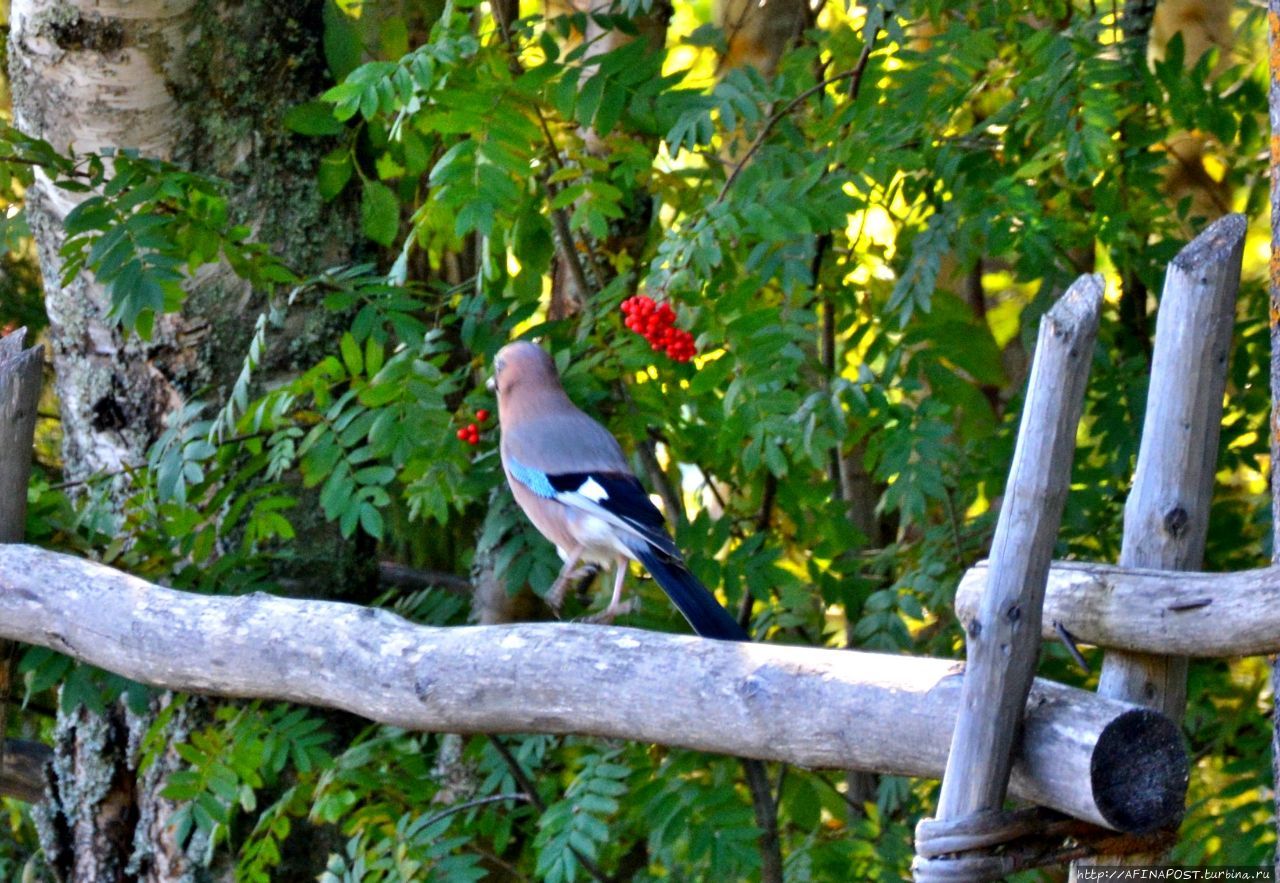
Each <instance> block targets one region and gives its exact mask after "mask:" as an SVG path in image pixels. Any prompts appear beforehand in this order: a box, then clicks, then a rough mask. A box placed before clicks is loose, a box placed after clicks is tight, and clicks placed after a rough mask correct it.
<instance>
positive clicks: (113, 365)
mask: <svg viewBox="0 0 1280 883" xmlns="http://www.w3.org/2000/svg"><path fill="white" fill-rule="evenodd" d="M321 14H322V3H321V2H318V0H285V2H282V3H265V2H248V3H243V4H230V5H227V4H218V3H214V2H209V0H128V2H126V0H101V2H88V0H69V2H66V0H14V2H13V5H12V14H11V16H12V18H11V20H12V27H11V31H10V37H9V59H10V61H9V65H10V69H9V74H10V79H11V82H12V89H13V104H14V118H15V122H16V124H17V126H18V127H19V128H20V129H21V130H22V131H24V132H26V133H28V134H30V135H34V136H37V137H40V138H43V139H45V140H47V141H49V142H50V143H51V144H52V145H53V146H54V147H55V148H57V149H59V150H61V151H68V150H72V149H74V150H75V151H76V152H88V151H97V150H100V149H102V148H106V147H117V148H134V149H136V150H138V151H139V152H140V153H142V154H144V155H147V156H152V157H159V158H163V159H169V160H174V161H177V162H180V163H183V164H185V165H187V166H189V167H190V168H192V169H194V170H197V171H202V172H207V173H212V174H216V175H220V176H222V177H224V178H227V179H229V180H230V181H231V182H232V185H233V186H232V193H233V194H234V195H233V197H232V200H233V203H234V208H233V211H234V212H236V213H237V214H238V215H239V216H240V218H241V219H243V220H244V221H245V222H246V223H249V224H250V225H251V226H252V227H253V228H254V230H255V233H256V235H257V237H258V238H259V239H260V240H261V241H266V242H271V243H275V245H276V247H277V248H278V250H279V251H280V252H281V253H282V254H283V255H284V256H285V258H286V261H287V262H288V263H289V264H290V265H291V266H293V267H294V268H295V269H296V270H299V271H303V272H305V271H308V270H311V269H315V268H318V267H320V266H325V265H329V264H333V263H337V262H341V261H343V260H346V259H349V256H350V254H351V252H352V249H353V244H354V242H355V237H354V233H353V232H352V230H353V225H352V224H351V223H350V212H349V210H346V209H343V208H341V207H339V208H338V209H337V211H336V213H335V210H334V208H333V207H330V206H326V205H325V204H324V203H323V202H322V200H321V199H320V197H319V195H318V194H317V193H316V191H315V187H314V184H313V178H314V176H313V169H314V166H315V161H316V159H317V157H318V155H319V153H320V152H321V148H322V147H326V145H323V144H322V143H317V142H315V141H311V142H306V143H304V142H303V141H302V139H299V138H297V137H296V136H292V135H290V134H289V133H288V132H287V131H286V129H285V127H284V126H283V125H282V124H281V119H282V116H283V114H284V112H285V111H286V110H287V109H288V108H289V107H290V106H292V105H294V104H297V103H299V102H301V101H304V100H307V99H309V98H312V97H314V96H315V95H316V94H317V93H318V92H319V91H320V90H321V89H322V88H323V87H324V85H325V84H326V70H325V65H324V59H323V57H322V55H321V52H320V47H321V45H322V42H321V37H322V19H321ZM78 198H83V197H77V196H76V195H73V194H69V193H67V192H65V191H61V190H59V189H57V188H56V187H54V186H52V184H51V183H50V182H49V181H48V180H47V179H46V178H44V177H42V176H40V175H37V179H36V182H35V184H34V186H32V187H31V189H30V190H29V191H28V193H27V212H28V218H29V222H30V226H31V230H32V234H33V236H34V239H35V243H36V248H37V252H38V255H39V261H40V267H41V271H42V273H43V276H44V284H45V299H46V306H47V310H48V314H49V320H50V324H49V342H50V344H51V349H52V359H53V363H54V368H55V374H56V378H57V379H56V390H57V393H58V397H59V400H60V407H61V416H62V427H63V432H64V442H63V454H64V459H65V464H66V477H67V478H68V479H70V480H73V481H77V480H78V481H85V480H93V481H94V482H95V484H97V485H98V486H99V487H107V488H109V492H108V494H107V495H106V498H107V501H108V508H112V507H115V508H116V509H117V510H118V507H119V505H120V502H121V501H122V500H123V499H124V497H125V495H126V493H127V491H128V482H129V479H128V468H129V467H131V466H132V465H134V464H138V463H140V462H143V460H144V458H145V454H146V451H147V448H148V447H149V445H150V444H151V443H152V442H153V441H154V440H155V439H156V438H157V436H158V435H159V434H160V432H162V431H163V428H164V422H165V418H166V417H167V416H168V415H169V414H170V413H172V412H173V411H174V410H175V409H177V408H178V407H180V406H181V405H183V404H184V403H185V402H187V401H188V400H189V399H190V398H192V397H194V395H195V394H196V393H197V391H198V392H199V394H200V397H201V398H202V399H204V400H206V401H211V402H214V403H216V402H217V400H218V398H219V397H220V394H221V391H222V390H224V389H225V388H227V386H228V385H229V383H230V381H231V380H233V379H234V377H235V375H236V373H237V372H238V370H239V366H240V363H241V361H242V359H243V357H244V352H245V348H246V346H247V342H248V339H249V335H250V334H251V332H252V329H253V323H254V319H255V318H256V315H257V314H258V313H259V312H260V310H261V308H262V306H263V304H262V303H261V299H260V298H258V297H256V296H255V293H254V292H253V291H252V290H250V289H249V288H248V287H247V286H245V285H244V284H243V283H241V282H240V281H239V280H237V279H236V278H235V277H234V276H233V275H232V274H230V272H220V271H216V270H215V271H213V272H210V273H206V274H202V276H201V278H200V279H199V280H198V281H197V282H196V283H195V284H193V285H192V286H191V289H190V293H189V297H188V300H187V304H186V307H185V308H184V310H183V312H182V313H181V314H170V315H167V316H164V317H161V318H160V319H159V320H158V321H157V322H156V326H155V331H154V334H153V337H152V339H151V340H150V341H142V340H140V339H138V338H137V337H136V336H133V335H129V334H125V333H123V332H122V331H121V330H120V329H119V328H118V327H116V326H115V325H114V323H112V322H110V321H108V320H107V318H106V316H107V312H108V310H109V307H110V300H109V297H108V296H107V293H106V292H105V291H104V289H103V286H101V285H99V284H98V283H97V282H96V281H95V280H94V279H93V278H92V277H91V276H90V275H88V274H84V275H81V276H79V277H77V278H76V279H74V280H72V281H71V282H69V283H68V284H67V285H66V286H63V285H61V284H60V282H59V280H60V277H61V271H62V267H63V264H62V260H61V258H60V256H59V254H58V249H59V247H60V246H61V245H62V243H63V240H64V235H63V221H64V219H65V217H66V215H67V213H68V212H69V211H70V210H71V209H72V208H74V206H75V204H76V202H77V199H78ZM334 231H338V232H337V233H335V232H334ZM291 321H295V322H296V327H293V328H290V329H289V332H290V337H291V346H290V355H289V357H288V358H287V359H284V358H282V359H277V360H276V362H275V363H274V364H270V365H269V369H268V370H269V371H271V372H280V373H287V372H288V371H290V370H291V368H292V367H293V364H301V363H303V362H305V361H307V360H309V357H310V356H311V354H312V353H313V352H314V351H315V349H316V347H317V345H318V344H320V343H321V342H322V341H323V340H324V339H325V337H326V336H327V331H326V329H325V328H324V326H323V323H317V322H315V321H314V317H313V316H305V315H298V316H296V317H293V319H292V320H291ZM307 329H314V330H310V331H308V330H307ZM211 390H212V392H211ZM308 527H309V526H307V525H299V528H300V530H299V536H300V537H304V536H306V535H307V534H308V533H311V534H313V535H314V540H313V546H312V548H324V549H327V550H329V551H328V552H327V553H326V554H328V555H334V554H342V552H341V551H339V552H337V553H335V552H334V551H333V550H335V549H338V550H341V546H340V544H338V543H336V542H335V541H334V538H333V537H332V536H331V535H330V534H328V532H327V531H323V530H321V531H316V530H314V529H312V530H310V531H309V530H308ZM305 556H306V553H305V552H304V554H303V558H304V560H305ZM312 563H313V564H314V563H315V562H312ZM304 566H305V565H304ZM332 567H333V562H332V561H327V562H324V565H323V566H319V567H312V568H311V569H312V571H313V572H319V571H321V570H327V569H331V568H332ZM164 701H165V700H164V699H161V700H159V702H160V703H161V704H163V702H164ZM178 718H179V719H178V720H177V721H175V723H174V724H173V725H172V726H173V727H174V728H175V729H174V731H173V732H170V733H169V734H167V735H168V737H169V738H168V739H167V741H169V742H172V741H174V740H175V739H176V738H180V737H181V736H182V735H183V732H182V731H183V730H184V729H185V728H187V727H189V726H190V725H191V723H190V720H189V719H188V717H187V712H185V711H184V713H183V714H181V715H178ZM152 720H153V718H152V716H151V715H150V714H147V715H142V716H137V715H134V714H132V713H130V712H129V711H128V710H127V709H126V708H124V707H123V706H122V705H117V706H114V707H111V708H109V709H108V710H107V713H106V714H105V715H103V716H101V717H99V716H96V715H93V714H91V713H89V712H87V711H85V710H83V709H81V710H79V711H75V712H72V713H69V714H61V715H60V717H59V721H58V725H57V736H56V742H57V744H56V745H55V750H56V759H55V763H54V775H53V781H52V783H51V788H50V792H49V794H48V797H47V800H46V801H45V803H44V804H43V805H42V806H41V807H40V809H39V811H38V812H37V817H38V822H37V824H38V827H39V829H40V835H41V842H42V846H43V847H44V850H45V853H46V857H47V858H48V860H49V862H50V865H51V868H52V870H53V872H54V874H55V876H56V877H57V878H58V879H60V880H77V881H86V883H88V881H94V883H103V881H114V880H124V879H129V880H139V881H162V880H178V879H182V880H213V879H230V878H231V877H230V870H229V869H222V870H220V869H217V868H203V867H201V866H200V862H199V861H198V860H196V859H193V858H192V856H193V855H198V854H199V853H200V851H201V850H202V848H203V844H201V843H198V842H191V843H185V844H180V843H177V842H175V839H174V837H173V831H172V829H171V828H170V826H169V825H168V821H167V820H168V818H169V816H170V814H171V813H172V810H173V806H172V805H171V804H170V803H168V802H167V801H166V800H164V799H163V798H162V797H160V795H159V789H160V786H161V785H162V783H163V780H164V778H165V776H166V775H167V773H168V772H169V770H170V769H172V767H173V765H174V764H175V763H176V756H174V755H172V754H170V756H168V757H167V758H161V759H160V761H159V762H157V763H155V764H153V765H152V766H151V767H150V768H149V769H148V770H147V772H146V773H145V775H144V774H141V773H140V772H139V770H138V748H137V746H138V744H139V739H140V737H141V735H142V734H143V733H145V732H146V731H147V729H148V728H149V727H150V725H151V722H152Z"/></svg>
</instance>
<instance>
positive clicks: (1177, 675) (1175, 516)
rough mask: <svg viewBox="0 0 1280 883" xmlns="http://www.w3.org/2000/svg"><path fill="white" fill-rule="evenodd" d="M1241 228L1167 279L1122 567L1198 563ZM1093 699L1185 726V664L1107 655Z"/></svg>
mask: <svg viewBox="0 0 1280 883" xmlns="http://www.w3.org/2000/svg"><path fill="white" fill-rule="evenodd" d="M1246 227H1247V222H1246V221H1245V217H1244V215H1227V216H1226V217H1224V218H1220V219H1218V220H1217V221H1214V222H1213V223H1212V224H1210V225H1209V227H1208V228H1207V229H1206V230H1205V231H1204V232H1203V233H1201V234H1200V235H1199V236H1197V237H1196V238H1195V239H1194V240H1192V242H1191V243H1190V244H1189V245H1187V247H1186V248H1184V249H1182V251H1180V252H1178V255H1177V257H1175V258H1174V259H1173V261H1172V262H1171V263H1170V264H1169V270H1168V272H1167V273H1166V275H1165V280H1164V293H1163V295H1161V298H1160V312H1159V314H1158V316H1157V317H1156V340H1155V352H1154V353H1153V355H1152V358H1151V383H1150V386H1149V387H1148V389H1147V414H1146V417H1145V419H1144V420H1143V423H1142V443H1141V446H1140V447H1139V448H1138V463H1137V466H1136V467H1135V469H1134V476H1133V489H1132V490H1131V491H1130V492H1129V499H1128V500H1127V501H1126V502H1125V506H1124V539H1123V541H1122V543H1121V546H1120V564H1121V565H1123V566H1125V567H1152V568H1158V569H1160V570H1196V569H1198V568H1199V567H1200V566H1201V563H1202V561H1203V560H1204V542H1205V535H1206V534H1207V533H1208V530H1209V504H1210V502H1211V500H1212V498H1213V477H1214V472H1215V471H1216V464H1217V461H1218V435H1219V428H1220V426H1221V424H1222V393H1223V390H1224V389H1225V388H1226V383H1227V359H1228V356H1229V355H1230V352H1231V332H1232V328H1233V327H1234V325H1235V304H1236V290H1237V289H1238V288H1239V287H1240V258H1241V256H1242V255H1243V253H1244V237H1245V231H1246ZM1098 693H1099V694H1101V695H1103V696H1108V697H1110V698H1113V699H1121V700H1124V701H1126V702H1138V703H1141V704H1142V705H1148V706H1150V707H1152V708H1156V709H1159V710H1161V711H1163V712H1164V713H1165V714H1167V715H1168V716H1169V717H1170V718H1171V719H1173V720H1181V719H1182V715H1183V712H1184V710H1185V707H1186V704H1187V659H1186V657H1185V656H1153V655H1150V654H1146V653H1125V652H1121V651H1112V652H1110V653H1108V654H1107V656H1106V657H1105V658H1104V660H1103V663H1102V674H1101V676H1100V677H1099V679H1098ZM1132 861H1133V862H1135V863H1143V862H1146V863H1150V861H1151V857H1150V856H1147V857H1134V858H1133V859H1132ZM1080 864H1088V863H1086V862H1081V863H1080ZM1071 876H1072V878H1073V879H1074V878H1075V877H1076V874H1075V872H1074V867H1073V873H1072V875H1071Z"/></svg>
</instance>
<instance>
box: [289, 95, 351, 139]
mask: <svg viewBox="0 0 1280 883" xmlns="http://www.w3.org/2000/svg"><path fill="white" fill-rule="evenodd" d="M284 126H285V128H286V129H288V130H289V131H291V132H297V133H298V134H299V135H337V134H339V133H341V132H342V131H343V130H344V129H345V128H346V126H345V125H343V124H342V123H341V122H340V121H339V120H337V119H336V118H335V117H334V115H333V107H332V105H329V104H326V103H325V102H323V101H307V102H304V103H303V104H298V105H295V106H293V107H291V108H289V110H288V111H287V112H286V113H285V115H284Z"/></svg>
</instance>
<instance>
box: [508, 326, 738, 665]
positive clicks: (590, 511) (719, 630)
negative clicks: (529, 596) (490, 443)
mask: <svg viewBox="0 0 1280 883" xmlns="http://www.w3.org/2000/svg"><path fill="white" fill-rule="evenodd" d="M489 387H490V388H491V389H492V390H493V391H495V392H496V393H497V398H498V428H499V432H500V442H499V452H500V454H501V457H502V468H503V471H504V472H505V473H506V477H507V483H508V484H509V485H510V486H511V493H512V495H513V496H514V497H515V500H516V503H518V504H519V506H520V508H521V509H522V510H524V513H525V515H526V516H527V517H528V519H529V520H530V521H531V522H533V526H534V527H536V528H537V529H538V531H539V532H540V533H541V534H542V535H543V536H544V537H546V538H547V539H548V540H550V541H551V542H552V543H554V544H555V546H556V549H557V551H558V552H559V554H560V557H561V558H562V559H563V560H564V566H563V567H562V568H561V569H560V574H559V575H558V576H557V577H556V580H555V582H554V583H552V586H551V589H550V590H549V591H548V593H547V596H546V597H547V601H548V603H550V604H551V605H552V607H553V608H558V607H559V605H560V602H561V601H562V600H563V598H564V592H565V589H566V587H567V586H568V584H569V582H570V580H572V579H573V578H574V577H575V576H576V575H577V574H578V573H579V570H578V567H579V565H580V564H594V565H600V566H603V567H607V566H609V565H613V566H614V568H615V575H614V583H613V595H612V597H611V598H610V601H609V605H608V607H606V608H605V610H604V612H603V613H601V614H599V615H598V616H596V617H594V619H596V620H597V621H602V622H612V620H613V618H614V617H616V616H618V615H619V614H621V613H625V612H627V611H628V610H629V609H630V606H629V605H628V604H624V603H623V602H622V589H623V583H624V581H625V579H626V575H627V567H628V562H630V561H637V562H639V563H640V564H641V565H643V566H644V568H645V569H646V570H648V571H649V573H650V575H651V576H652V577H653V578H654V580H656V581H657V583H658V585H660V586H661V587H662V589H663V591H665V592H666V593H667V597H669V598H670V599H671V601H672V603H674V604H675V606H676V608H677V609H678V610H679V611H680V613H681V614H683V615H684V618H685V619H686V620H688V621H689V625H690V626H691V627H692V628H693V631H694V632H695V633H696V634H698V635H702V636H703V637H708V638H717V639H719V640H726V641H748V640H750V638H749V637H748V635H747V633H746V631H745V630H744V629H743V628H742V626H741V625H739V624H738V622H737V620H735V619H734V618H733V617H732V616H731V615H730V614H729V612H728V611H727V610H725V608H724V607H723V606H721V604H720V602H719V601H717V600H716V597H715V595H713V594H712V593H711V592H710V591H709V590H708V589H707V588H706V586H704V585H703V584H702V583H701V582H699V581H698V578H697V577H695V576H694V575H693V573H691V572H690V570H689V568H688V566H687V565H686V564H685V562H684V558H683V556H681V554H680V550H679V549H678V548H676V544H675V542H674V541H673V540H672V538H671V536H670V534H668V533H667V530H666V523H665V521H664V519H663V517H662V513H661V512H660V511H658V508H657V507H656V506H654V504H653V502H652V501H651V500H650V499H649V495H648V494H647V493H646V492H645V489H644V487H643V486H642V485H641V484H640V481H639V480H638V479H637V478H636V476H635V475H634V474H633V473H632V471H631V469H630V467H629V466H628V465H627V458H626V456H625V455H624V454H623V453H622V448H621V446H620V445H619V444H618V441H617V439H615V438H614V437H613V435H612V434H611V433H610V432H609V430H607V429H605V428H604V427H603V426H601V425H600V424H599V423H597V422H596V421H595V420H593V419H592V418H591V417H589V416H588V415H587V414H585V413H583V412H582V411H581V410H579V408H578V407H577V406H576V405H574V403H573V402H572V401H571V400H570V398H569V396H568V395H567V394H566V393H565V391H564V387H563V386H561V384H560V375H559V373H558V372H557V371H556V366H555V362H554V361H553V360H552V358H551V355H550V354H549V353H548V352H547V351H546V350H545V349H543V348H542V347H540V346H538V345H537V344H535V343H532V342H530V341H527V340H521V341H516V342H514V343H510V344H507V345H506V346H504V347H503V348H502V349H501V350H499V351H498V354H497V356H496V357H495V358H494V372H493V377H492V378H491V380H490V381H489Z"/></svg>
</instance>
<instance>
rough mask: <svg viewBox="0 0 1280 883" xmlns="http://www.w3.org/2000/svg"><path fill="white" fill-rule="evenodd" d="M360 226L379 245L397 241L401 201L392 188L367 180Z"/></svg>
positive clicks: (361, 208) (362, 201)
mask: <svg viewBox="0 0 1280 883" xmlns="http://www.w3.org/2000/svg"><path fill="white" fill-rule="evenodd" d="M360 226H361V229H362V230H364V234H365V235H366V236H368V237H369V238H370V239H372V240H373V241H374V242H376V243H378V244H379V245H391V243H393V242H395V239H396V233H397V232H398V231H399V229H400V202H399V200H397V199H396V196H395V194H394V193H392V192H391V188H389V187H387V186H386V185H385V184H379V183H378V182H377V181H366V182H365V184H364V194H363V196H362V198H361V202H360Z"/></svg>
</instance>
